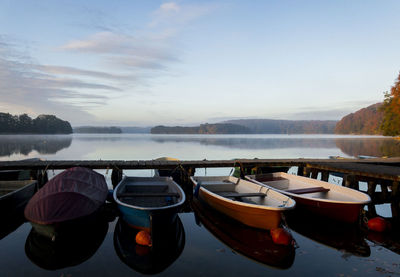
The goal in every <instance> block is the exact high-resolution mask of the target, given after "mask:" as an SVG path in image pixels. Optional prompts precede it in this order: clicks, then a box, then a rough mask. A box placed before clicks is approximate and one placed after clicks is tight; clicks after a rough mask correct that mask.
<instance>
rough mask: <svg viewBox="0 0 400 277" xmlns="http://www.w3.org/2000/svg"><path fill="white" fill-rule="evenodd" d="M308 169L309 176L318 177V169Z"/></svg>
mask: <svg viewBox="0 0 400 277" xmlns="http://www.w3.org/2000/svg"><path fill="white" fill-rule="evenodd" d="M310 171H311V178H313V179H318V169H315V168H312V169H311V170H310Z"/></svg>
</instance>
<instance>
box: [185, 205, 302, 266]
mask: <svg viewBox="0 0 400 277" xmlns="http://www.w3.org/2000/svg"><path fill="white" fill-rule="evenodd" d="M192 208H193V211H194V214H195V216H196V221H198V220H199V221H200V223H201V224H202V225H203V226H204V227H205V228H206V229H207V230H208V231H210V233H212V234H213V235H214V236H215V237H216V238H217V239H219V240H220V241H221V242H223V243H224V244H226V245H227V246H228V247H229V248H231V249H232V250H233V251H235V252H237V253H239V254H241V255H243V256H245V257H247V258H249V259H251V260H254V261H257V262H259V263H262V264H265V265H268V266H272V267H275V268H280V269H287V268H290V267H291V266H292V264H293V262H294V257H295V248H294V246H293V245H288V246H284V245H277V244H275V243H274V242H273V241H272V238H271V236H270V235H269V232H268V231H266V230H261V229H256V228H251V227H248V226H246V225H243V224H241V223H240V222H237V221H235V220H233V219H231V218H229V217H227V216H225V215H223V214H221V213H218V212H216V211H215V210H213V209H211V208H210V207H209V206H206V204H204V203H202V202H200V201H199V200H197V199H195V198H194V199H193V201H192Z"/></svg>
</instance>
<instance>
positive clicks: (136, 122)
mask: <svg viewBox="0 0 400 277" xmlns="http://www.w3.org/2000/svg"><path fill="white" fill-rule="evenodd" d="M399 14H400V1H398V0H385V1H382V0H374V1H372V0H352V1H348V0H332V1H328V0H326V1H321V0H319V1H302V0H291V1H289V0H265V1H256V0H255V1H184V0H179V1H135V0H120V1H105V0H104V1H103V0H88V1H74V0H57V1H53V0H41V1H30V0H29V1H28V0H26V1H25V0H0V112H8V113H11V114H22V113H27V114H28V115H29V116H31V117H33V118H34V117H36V116H37V115H39V114H54V115H56V116H57V117H59V118H62V119H64V120H68V121H69V122H70V123H71V124H72V125H73V126H81V125H96V126H110V125H116V126H154V125H161V124H162V125H173V126H175V125H184V126H189V125H197V124H200V123H214V122H220V121H223V120H227V119H239V118H268V119H289V120H340V119H341V118H342V117H343V116H345V115H347V114H349V113H351V112H355V111H357V110H358V109H360V108H363V107H366V106H369V105H371V104H374V103H377V102H381V101H382V100H383V93H384V92H385V91H388V90H390V87H391V86H392V85H393V84H394V81H395V79H396V77H397V76H398V75H399V72H400V51H399V49H400V20H398V15H399Z"/></svg>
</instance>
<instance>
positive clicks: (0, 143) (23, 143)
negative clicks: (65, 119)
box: [0, 135, 72, 157]
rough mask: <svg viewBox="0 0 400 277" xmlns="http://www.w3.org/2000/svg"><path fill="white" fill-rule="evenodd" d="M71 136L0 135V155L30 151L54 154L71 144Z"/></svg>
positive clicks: (21, 153)
mask: <svg viewBox="0 0 400 277" xmlns="http://www.w3.org/2000/svg"><path fill="white" fill-rule="evenodd" d="M71 142H72V136H66V135H65V136H63V135H60V136H58V135H49V136H44V135H1V136H0V157H4V156H11V155H25V156H27V155H29V153H31V152H32V151H37V152H38V153H39V154H55V153H57V152H58V151H60V150H61V149H64V148H68V147H70V146H71Z"/></svg>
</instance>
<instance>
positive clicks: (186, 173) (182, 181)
mask: <svg viewBox="0 0 400 277" xmlns="http://www.w3.org/2000/svg"><path fill="white" fill-rule="evenodd" d="M195 170H196V169H195V168H193V167H179V168H176V169H175V170H174V171H173V174H172V178H173V179H174V181H175V182H176V183H178V184H179V185H180V186H181V188H182V189H183V191H184V192H185V196H186V201H185V203H184V204H183V212H191V211H192V208H191V206H190V203H191V202H192V199H193V184H192V181H191V180H190V176H193V175H194V173H195Z"/></svg>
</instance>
